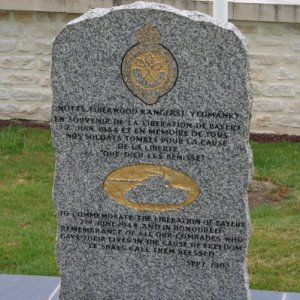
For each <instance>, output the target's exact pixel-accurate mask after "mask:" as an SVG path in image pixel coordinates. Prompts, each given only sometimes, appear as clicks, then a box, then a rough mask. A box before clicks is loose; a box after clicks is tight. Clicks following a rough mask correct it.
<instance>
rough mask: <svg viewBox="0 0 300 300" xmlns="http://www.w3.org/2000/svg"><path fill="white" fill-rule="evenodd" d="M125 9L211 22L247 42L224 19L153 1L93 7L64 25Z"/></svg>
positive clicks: (244, 42)
mask: <svg viewBox="0 0 300 300" xmlns="http://www.w3.org/2000/svg"><path fill="white" fill-rule="evenodd" d="M126 9H153V10H160V11H166V12H170V13H174V14H176V15H179V16H182V17H186V18H189V19H191V20H193V21H198V22H199V21H202V22H207V23H212V24H214V25H216V26H219V27H222V28H223V29H226V30H229V31H232V32H233V33H234V34H236V35H237V36H238V37H239V38H240V40H241V41H242V43H243V45H244V47H245V46H246V44H247V40H246V38H245V36H244V35H243V34H242V33H241V32H240V31H239V30H238V29H237V28H236V27H235V26H234V25H233V24H232V23H229V22H226V21H223V20H221V19H217V18H214V17H211V16H209V15H206V14H204V13H201V12H198V11H192V10H181V9H178V8H175V7H172V6H170V5H166V4H161V3H155V2H143V1H138V2H134V3H132V4H128V5H120V6H114V7H111V8H100V7H99V8H94V9H90V10H88V11H87V12H86V13H84V14H83V15H81V16H80V17H78V18H76V19H74V20H72V21H70V22H69V23H68V24H67V25H66V26H69V25H73V24H76V23H79V22H82V21H85V20H88V19H93V18H97V17H102V16H104V15H106V14H108V13H111V12H113V11H118V10H126Z"/></svg>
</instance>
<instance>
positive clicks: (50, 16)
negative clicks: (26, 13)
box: [35, 12, 57, 23]
mask: <svg viewBox="0 0 300 300" xmlns="http://www.w3.org/2000/svg"><path fill="white" fill-rule="evenodd" d="M35 15H36V20H37V21H38V22H40V23H48V22H55V21H56V20H57V13H55V12H36V13H35Z"/></svg>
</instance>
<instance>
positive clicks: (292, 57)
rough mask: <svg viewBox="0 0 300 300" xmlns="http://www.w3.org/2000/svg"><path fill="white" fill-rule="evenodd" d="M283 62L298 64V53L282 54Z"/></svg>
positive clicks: (299, 59) (299, 62)
mask: <svg viewBox="0 0 300 300" xmlns="http://www.w3.org/2000/svg"><path fill="white" fill-rule="evenodd" d="M283 62H284V63H285V64H288V65H295V64H300V55H299V56H296V55H283Z"/></svg>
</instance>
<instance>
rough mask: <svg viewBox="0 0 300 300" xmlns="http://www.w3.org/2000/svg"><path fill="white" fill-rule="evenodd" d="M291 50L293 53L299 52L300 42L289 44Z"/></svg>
mask: <svg viewBox="0 0 300 300" xmlns="http://www.w3.org/2000/svg"><path fill="white" fill-rule="evenodd" d="M291 48H292V49H293V50H294V51H299V52H300V42H298V41H297V42H293V43H291Z"/></svg>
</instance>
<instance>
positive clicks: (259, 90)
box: [252, 82, 262, 96]
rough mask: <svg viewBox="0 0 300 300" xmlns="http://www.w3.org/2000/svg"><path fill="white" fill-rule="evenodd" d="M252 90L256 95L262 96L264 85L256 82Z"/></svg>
mask: <svg viewBox="0 0 300 300" xmlns="http://www.w3.org/2000/svg"><path fill="white" fill-rule="evenodd" d="M252 90H253V94H254V95H255V96H260V95H261V94H262V87H261V85H260V84H258V83H255V82H253V83H252Z"/></svg>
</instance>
